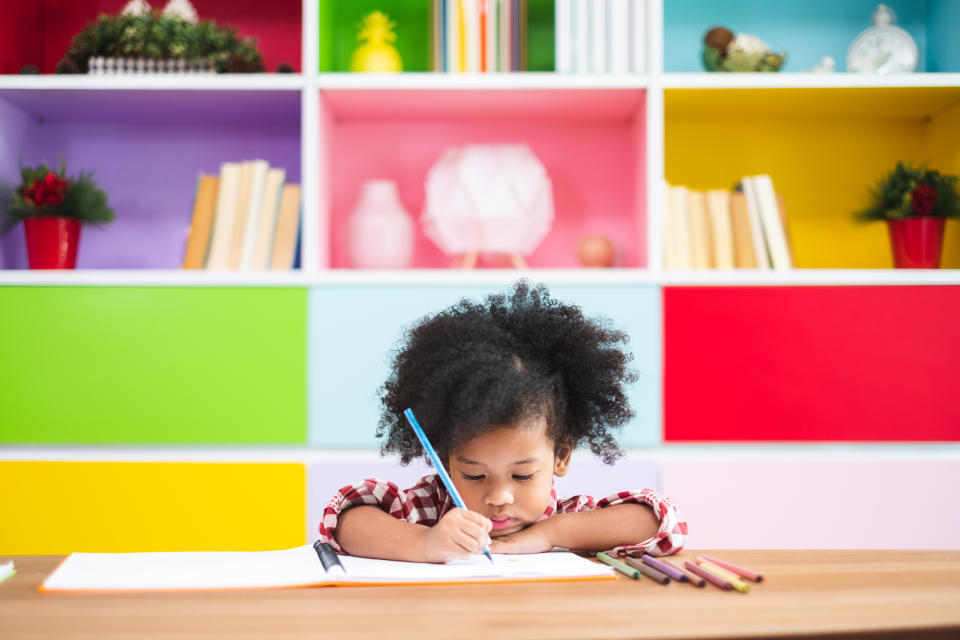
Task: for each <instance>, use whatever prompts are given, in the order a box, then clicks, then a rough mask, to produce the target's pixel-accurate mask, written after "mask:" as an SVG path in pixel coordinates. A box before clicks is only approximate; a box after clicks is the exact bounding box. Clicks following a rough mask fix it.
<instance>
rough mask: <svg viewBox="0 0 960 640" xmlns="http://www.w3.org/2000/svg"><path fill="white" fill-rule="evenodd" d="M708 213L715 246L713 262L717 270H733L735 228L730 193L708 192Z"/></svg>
mask: <svg viewBox="0 0 960 640" xmlns="http://www.w3.org/2000/svg"><path fill="white" fill-rule="evenodd" d="M707 213H708V214H709V217H710V231H711V236H710V238H711V240H712V246H713V262H714V265H713V266H714V267H716V268H717V269H733V268H734V259H733V227H732V225H731V222H730V192H729V191H723V190H722V189H713V190H710V191H707Z"/></svg>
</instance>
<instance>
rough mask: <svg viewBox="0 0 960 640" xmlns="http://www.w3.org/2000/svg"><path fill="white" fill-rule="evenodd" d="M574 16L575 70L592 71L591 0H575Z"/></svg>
mask: <svg viewBox="0 0 960 640" xmlns="http://www.w3.org/2000/svg"><path fill="white" fill-rule="evenodd" d="M575 2H576V4H575V5H574V16H573V32H574V37H573V46H574V47H575V53H574V56H573V70H574V72H575V73H589V72H590V0H575Z"/></svg>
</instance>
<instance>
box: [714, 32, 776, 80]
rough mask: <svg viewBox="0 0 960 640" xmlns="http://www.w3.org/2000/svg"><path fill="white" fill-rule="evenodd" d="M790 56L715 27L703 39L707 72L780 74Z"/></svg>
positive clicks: (750, 36)
mask: <svg viewBox="0 0 960 640" xmlns="http://www.w3.org/2000/svg"><path fill="white" fill-rule="evenodd" d="M786 57H787V54H786V53H785V52H782V51H781V52H780V53H779V54H777V53H774V52H773V50H772V49H771V48H770V46H769V45H768V44H767V43H766V42H764V41H763V40H761V39H760V38H758V37H757V36H753V35H750V34H748V33H740V34H734V33H733V31H731V30H730V29H727V28H726V27H713V28H712V29H710V30H709V31H708V32H707V35H706V36H704V38H703V66H704V67H706V69H707V71H779V70H780V67H782V66H783V62H784V60H785V59H786Z"/></svg>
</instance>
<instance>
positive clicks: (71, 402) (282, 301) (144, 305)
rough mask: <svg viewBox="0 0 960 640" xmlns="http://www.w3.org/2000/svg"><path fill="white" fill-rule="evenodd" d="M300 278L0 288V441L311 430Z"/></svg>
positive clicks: (168, 440) (220, 436)
mask: <svg viewBox="0 0 960 640" xmlns="http://www.w3.org/2000/svg"><path fill="white" fill-rule="evenodd" d="M306 304H307V292H306V290H305V289H298V288H242V287H237V288H232V287H230V288H208V287H183V288H176V287H173V288H167V287H3V288H0V309H3V310H4V313H3V314H0V362H2V366H0V442H2V443H6V444H24V443H43V444H106V443H115V444H199V443H216V444H223V443H303V442H305V441H306V370H307V367H306Z"/></svg>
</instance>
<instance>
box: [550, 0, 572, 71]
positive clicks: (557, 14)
mask: <svg viewBox="0 0 960 640" xmlns="http://www.w3.org/2000/svg"><path fill="white" fill-rule="evenodd" d="M573 1H574V0H556V2H555V3H554V7H553V10H554V24H555V25H556V27H555V28H556V36H555V37H554V49H553V58H554V60H553V64H554V67H553V68H554V71H556V72H557V73H572V72H573V24H574V23H573Z"/></svg>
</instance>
